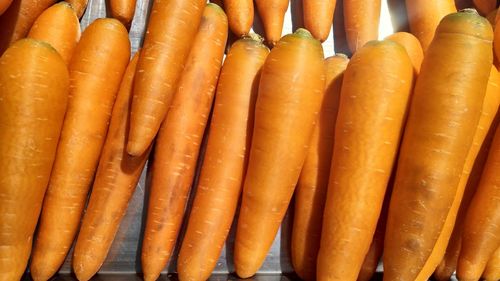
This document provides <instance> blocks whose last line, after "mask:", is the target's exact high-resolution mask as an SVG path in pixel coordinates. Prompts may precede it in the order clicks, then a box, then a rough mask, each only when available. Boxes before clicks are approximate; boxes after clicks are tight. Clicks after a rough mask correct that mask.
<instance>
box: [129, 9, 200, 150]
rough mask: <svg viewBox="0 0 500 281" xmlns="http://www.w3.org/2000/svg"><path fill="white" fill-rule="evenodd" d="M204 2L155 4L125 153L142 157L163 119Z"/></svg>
mask: <svg viewBox="0 0 500 281" xmlns="http://www.w3.org/2000/svg"><path fill="white" fill-rule="evenodd" d="M205 3H206V1H203V0H185V1H172V0H154V3H153V7H152V10H151V15H150V18H149V23H148V27H147V31H146V36H145V38H144V45H143V48H142V51H141V54H140V56H139V62H138V63H137V71H136V72H137V74H136V75H135V79H134V98H133V101H132V112H131V115H130V133H129V140H128V144H127V152H128V153H129V154H130V155H133V156H138V155H141V154H143V153H144V151H145V150H146V149H147V148H148V147H149V145H150V144H151V142H152V141H153V139H154V138H155V136H156V134H157V132H158V130H159V128H160V125H161V123H162V122H163V120H164V119H165V116H166V114H167V110H168V108H169V106H170V103H171V101H172V96H173V94H174V93H175V90H176V89H177V83H178V80H179V78H180V75H181V73H182V69H183V68H184V64H185V62H186V58H187V56H188V54H189V50H190V49H191V45H192V42H193V39H194V37H195V35H196V31H197V30H198V26H199V25H200V21H201V15H202V13H203V8H204V7H205Z"/></svg>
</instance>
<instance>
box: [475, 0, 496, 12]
mask: <svg viewBox="0 0 500 281" xmlns="http://www.w3.org/2000/svg"><path fill="white" fill-rule="evenodd" d="M472 2H474V6H475V7H476V9H477V10H478V11H479V13H481V14H482V15H487V14H488V13H489V12H491V11H493V10H495V8H496V7H497V3H498V1H497V0H473V1H472Z"/></svg>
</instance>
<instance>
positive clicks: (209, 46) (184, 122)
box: [141, 4, 227, 280]
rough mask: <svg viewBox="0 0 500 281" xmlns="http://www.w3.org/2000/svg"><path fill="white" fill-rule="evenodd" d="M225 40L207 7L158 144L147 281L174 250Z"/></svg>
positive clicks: (219, 19)
mask: <svg viewBox="0 0 500 281" xmlns="http://www.w3.org/2000/svg"><path fill="white" fill-rule="evenodd" d="M226 40H227V18H226V15H225V14H224V12H223V10H222V9H221V8H220V7H219V6H217V5H215V4H208V5H207V6H206V8H205V11H204V12H203V16H202V20H201V25H200V28H199V30H198V33H197V35H196V37H195V39H194V42H193V48H192V49H191V53H190V54H189V56H188V59H187V61H186V67H185V69H184V72H183V73H182V76H181V80H180V82H179V87H178V89H177V93H176V94H175V96H174V100H173V102H172V107H171V109H170V111H169V113H168V115H167V118H166V119H165V121H164V122H163V124H162V127H161V129H160V133H159V135H158V140H157V142H156V150H155V155H154V162H153V169H152V170H153V172H152V181H151V193H150V197H149V206H148V213H147V221H146V230H145V234H144V241H143V244H142V258H141V260H142V269H143V272H144V279H145V280H156V279H157V278H158V276H159V275H160V272H161V270H162V269H163V268H164V267H165V264H166V263H167V261H168V259H169V257H170V255H171V253H172V250H173V248H174V245H175V240H176V238H177V235H178V233H179V230H180V227H181V223H182V218H183V216H184V209H185V206H186V201H187V197H188V195H189V190H190V188H191V184H192V182H193V177H194V172H195V169H196V160H197V159H198V152H199V149H200V144H201V141H202V137H203V132H204V130H205V126H206V123H207V119H208V116H209V114H210V108H211V107H212V101H213V96H214V91H215V85H216V83H217V78H218V75H219V71H220V67H221V63H222V57H223V54H224V48H225V45H226Z"/></svg>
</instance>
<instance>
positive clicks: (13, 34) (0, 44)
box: [0, 0, 56, 55]
mask: <svg viewBox="0 0 500 281" xmlns="http://www.w3.org/2000/svg"><path fill="white" fill-rule="evenodd" d="M54 3H56V0H13V1H12V4H11V5H10V6H9V8H8V9H7V10H6V11H5V12H4V13H3V14H2V15H1V16H0V55H1V54H2V53H3V52H4V51H5V50H6V49H7V48H8V47H9V45H10V44H12V43H14V42H16V41H17V40H19V39H21V38H24V37H26V35H27V34H28V31H29V30H30V28H31V25H33V23H34V22H35V20H36V19H37V18H38V16H39V15H40V14H41V13H42V12H43V11H45V9H47V8H48V7H50V6H52V5H53V4H54Z"/></svg>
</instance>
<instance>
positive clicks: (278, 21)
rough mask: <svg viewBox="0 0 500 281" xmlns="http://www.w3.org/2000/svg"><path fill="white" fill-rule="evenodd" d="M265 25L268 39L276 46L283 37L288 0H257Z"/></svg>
mask: <svg viewBox="0 0 500 281" xmlns="http://www.w3.org/2000/svg"><path fill="white" fill-rule="evenodd" d="M255 4H256V5H257V10H258V11H259V15H260V18H261V19H262V23H263V25H264V32H265V33H266V41H267V42H268V43H269V44H270V45H272V46H274V45H276V43H277V42H278V41H279V40H280V38H281V31H282V30H283V20H284V18H285V12H286V9H287V8H288V0H255Z"/></svg>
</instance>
